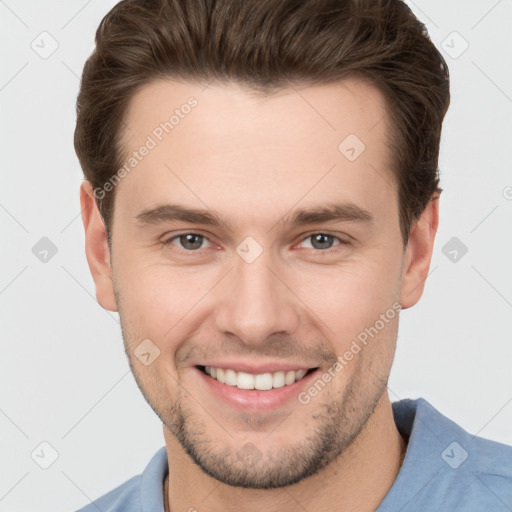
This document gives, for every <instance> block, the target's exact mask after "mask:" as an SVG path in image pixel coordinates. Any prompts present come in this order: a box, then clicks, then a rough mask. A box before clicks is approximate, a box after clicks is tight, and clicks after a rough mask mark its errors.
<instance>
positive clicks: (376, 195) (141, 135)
mask: <svg viewBox="0 0 512 512" xmlns="http://www.w3.org/2000/svg"><path fill="white" fill-rule="evenodd" d="M122 135H123V137H122V140H123V153H124V154H123V157H124V159H125V161H126V162H128V159H129V158H130V155H133V152H136V153H140V151H139V149H141V148H143V147H144V146H146V147H150V149H149V150H144V151H143V152H144V153H145V155H144V156H143V157H142V158H141V157H140V155H138V156H137V160H136V161H135V160H133V158H135V157H132V160H133V162H132V163H134V164H135V166H133V168H132V169H133V170H130V172H129V173H127V174H129V176H128V177H127V178H126V179H123V182H122V183H120V185H119V188H120V189H121V188H122V189H125V191H126V193H123V194H121V195H123V196H125V197H126V198H128V199H129V200H130V202H131V210H132V211H135V210H136V209H138V210H140V209H141V208H143V207H147V206H155V205H157V204H159V203H160V204H163V203H165V202H168V199H169V196H173V197H172V199H173V201H172V202H176V196H177V195H178V196H179V197H180V198H183V197H185V198H186V199H187V200H188V203H189V204H190V203H191V202H194V203H195V205H196V206H201V207H204V206H205V205H208V204H211V203H212V202H215V201H216V200H218V199H220V200H222V201H224V204H223V205H224V206H226V207H228V206H229V205H228V204H226V203H225V200H226V199H227V198H231V199H232V206H233V208H234V207H238V209H239V211H240V212H242V211H243V210H244V206H246V207H247V210H248V211H249V210H254V207H255V206H258V207H259V208H260V212H259V213H261V209H265V208H269V209H272V208H274V209H275V208H276V207H279V206H282V209H289V207H291V206H292V204H293V202H296V201H298V200H300V199H301V196H302V197H303V204H302V205H303V206H305V205H306V204H307V203H308V201H309V202H312V203H319V202H321V201H322V200H323V199H325V200H327V201H328V202H336V200H337V199H338V198H339V199H342V200H343V199H353V197H351V196H353V195H354V194H355V195H359V196H360V197H359V199H361V201H362V202H363V203H366V205H364V204H361V206H362V207H364V208H366V209H368V210H370V209H371V207H372V206H378V205H379V202H381V203H382V206H383V207H386V205H385V204H384V203H385V201H386V200H389V198H390V197H391V195H394V194H395V190H394V189H395V180H394V178H393V174H392V172H391V161H390V160H391V159H390V149H389V145H388V140H389V139H388V137H389V123H388V117H387V113H386V105H385V100H384V97H383V96H382V94H381V93H380V91H379V90H378V89H377V88H376V87H374V86H372V85H370V84H368V83H366V82H363V81H360V80H356V79H349V80H343V81H340V82H333V83H329V84H322V85H316V86H309V87H299V86H293V87H292V86H291V87H289V88H286V89H282V90H279V91H277V92H275V93H273V94H255V93H252V92H250V91H248V90H247V89H245V88H243V87H242V86H239V85H237V84H234V83H213V84H210V85H209V86H207V87H205V86H204V85H200V84H197V83H194V82H173V81H168V80H165V81H164V80H158V81H154V82H152V83H150V84H149V85H147V86H146V87H144V88H143V89H141V90H140V91H138V93H137V94H135V95H134V97H133V98H132V100H131V102H130V104H129V107H128V109H127V112H126V116H125V119H124V131H123V133H122ZM178 190H179V191H180V192H179V193H178ZM117 193H119V191H117V192H116V195H117ZM242 195H245V197H241V196H242ZM326 196H329V197H326ZM237 197H238V198H240V200H239V202H238V203H237V202H236V198H237ZM252 199H253V200H254V201H253V202H252V203H250V204H249V203H248V200H252ZM117 201H118V200H117V199H116V203H117ZM201 203H202V204H201ZM242 203H243V204H242ZM223 205H222V204H221V205H219V204H218V203H217V204H215V205H214V207H215V209H216V210H218V211H220V210H221V207H222V206H223ZM212 206H213V205H212ZM218 207H219V208H218ZM387 207H388V208H389V204H388V205H387Z"/></svg>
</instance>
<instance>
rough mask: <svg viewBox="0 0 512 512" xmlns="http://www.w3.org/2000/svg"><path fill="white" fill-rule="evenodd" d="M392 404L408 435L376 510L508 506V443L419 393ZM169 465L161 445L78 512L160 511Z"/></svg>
mask: <svg viewBox="0 0 512 512" xmlns="http://www.w3.org/2000/svg"><path fill="white" fill-rule="evenodd" d="M392 406H393V415H394V418H395V423H396V426H397V428H398V430H399V431H400V433H401V434H402V435H403V436H405V437H408V438H409V441H408V446H407V452H406V454H405V458H404V461H403V464H402V467H401V468H400V471H399V473H398V476H397V478H396V480H395V482H394V484H393V486H392V487H391V489H390V490H389V492H388V493H387V495H386V496H385V498H384V500H383V501H382V503H381V504H380V506H379V508H378V509H377V511H376V512H397V511H400V512H424V511H435V512H442V511H450V512H455V511H456V512H459V511H460V512H511V511H512V446H507V445H505V444H501V443H497V442H495V441H490V440H487V439H483V438H481V437H476V436H472V435H470V434H469V433H467V432H466V431H465V430H464V429H462V428H461V427H459V426H458V425H457V424H455V423H454V422H453V421H451V420H450V419H448V418H447V417H446V416H443V415H442V414H441V413H440V412H439V411H437V410H436V409H435V408H434V407H432V405H430V404H429V403H428V402H427V401H426V400H424V399H423V398H419V399H417V400H409V399H405V400H400V401H398V402H394V403H393V404H392ZM168 471H169V466H168V461H167V452H166V449H165V446H163V447H162V448H160V449H159V450H158V451H157V452H156V453H155V455H154V456H153V457H152V459H151V460H150V462H149V464H148V465H147V466H146V468H145V469H144V471H143V473H142V474H141V475H137V476H134V477H133V478H131V479H130V480H128V481H127V482H125V483H123V484H122V485H120V486H119V487H116V488H115V489H114V490H112V491H110V492H108V493H107V494H105V495H103V496H102V497H100V498H98V499H97V500H95V501H94V502H93V503H90V504H89V505H86V506H85V507H84V508H81V509H80V510H79V511H77V512H98V509H99V510H100V511H102V512H164V502H163V482H164V479H165V477H166V475H167V473H168ZM196 505H197V506H196V508H197V509H198V510H200V508H201V507H199V504H196ZM191 507H192V508H193V507H194V504H193V503H192V504H191ZM203 508H204V507H203Z"/></svg>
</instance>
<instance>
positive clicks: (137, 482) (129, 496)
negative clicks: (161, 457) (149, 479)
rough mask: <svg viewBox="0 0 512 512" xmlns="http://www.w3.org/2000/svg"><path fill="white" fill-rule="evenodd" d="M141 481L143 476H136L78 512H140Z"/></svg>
mask: <svg viewBox="0 0 512 512" xmlns="http://www.w3.org/2000/svg"><path fill="white" fill-rule="evenodd" d="M141 480H142V475H137V476H134V477H133V478H130V479H129V480H127V481H126V482H124V483H123V484H121V485H120V486H118V487H116V488H115V489H112V490H111V491H109V492H107V493H106V494H104V495H103V496H101V497H100V498H98V499H96V500H94V501H93V502H92V503H89V505H86V506H85V507H83V508H81V509H80V510H77V511H76V512H98V510H101V511H102V512H121V511H122V512H135V511H137V512H139V511H140V510H141V502H140V487H141Z"/></svg>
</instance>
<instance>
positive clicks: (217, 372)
mask: <svg viewBox="0 0 512 512" xmlns="http://www.w3.org/2000/svg"><path fill="white" fill-rule="evenodd" d="M197 368H199V369H200V370H201V371H202V372H203V373H205V374H206V375H208V376H209V377H211V378H212V379H215V380H217V381H218V382H220V383H222V384H226V385H227V386H231V387H236V388H238V389H246V390H250V389H257V390H260V391H267V390H270V389H276V388H282V387H286V386H290V385H292V384H294V383H295V382H297V381H299V380H301V379H303V378H304V377H305V376H306V375H308V374H309V373H312V372H314V371H316V370H318V367H316V368H303V369H300V370H296V371H295V370H287V371H285V370H281V371H277V372H268V373H260V374H257V375H255V374H252V373H246V372H237V371H235V370H232V369H230V368H227V369H226V368H215V367H213V366H197Z"/></svg>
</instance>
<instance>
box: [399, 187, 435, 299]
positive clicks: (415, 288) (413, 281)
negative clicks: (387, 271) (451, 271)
mask: <svg viewBox="0 0 512 512" xmlns="http://www.w3.org/2000/svg"><path fill="white" fill-rule="evenodd" d="M438 224H439V194H436V195H435V196H434V197H433V198H432V199H431V200H430V202H429V203H428V205H427V206H426V208H425V210H424V211H423V212H422V214H421V215H420V217H419V218H418V219H417V220H416V221H415V222H414V223H413V225H412V227H411V234H410V236H409V243H408V244H407V249H406V251H405V255H404V267H403V274H402V287H401V295H400V303H401V305H402V309H407V308H410V307H411V306H414V305H415V304H416V303H417V302H418V301H419V300H420V298H421V296H422V295H423V289H424V288H425V282H426V279H427V276H428V271H429V268H430V261H431V259H432V252H433V249H434V239H435V236H436V233H437V226H438Z"/></svg>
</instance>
